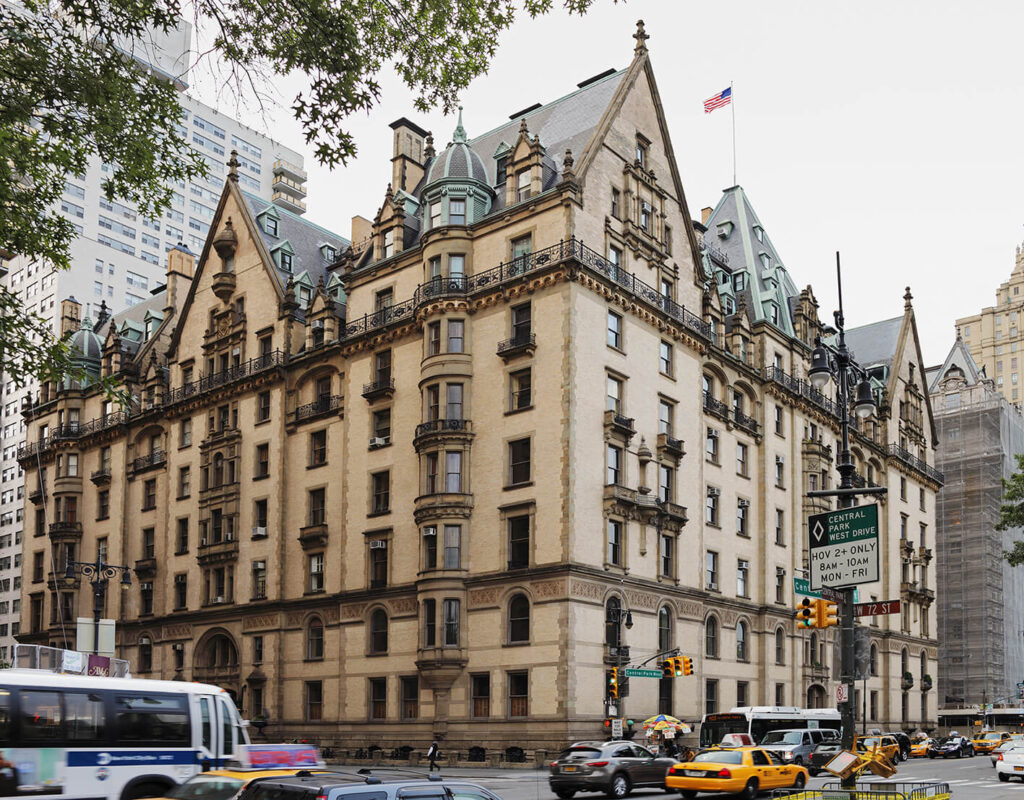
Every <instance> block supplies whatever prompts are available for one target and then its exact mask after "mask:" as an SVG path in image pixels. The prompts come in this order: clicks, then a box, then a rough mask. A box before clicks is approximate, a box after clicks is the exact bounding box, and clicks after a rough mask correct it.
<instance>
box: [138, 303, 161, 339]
mask: <svg viewBox="0 0 1024 800" xmlns="http://www.w3.org/2000/svg"><path fill="white" fill-rule="evenodd" d="M163 321H164V315H163V314H160V313H159V312H157V311H154V310H153V309H150V310H149V311H147V312H146V316H145V317H143V324H144V332H143V335H144V338H145V340H146V341H147V342H148V341H149V340H150V339H152V338H153V336H154V335H155V334H156V329H157V328H159V327H160V323H161V322H163Z"/></svg>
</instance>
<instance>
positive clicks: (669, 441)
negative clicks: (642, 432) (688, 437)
mask: <svg viewBox="0 0 1024 800" xmlns="http://www.w3.org/2000/svg"><path fill="white" fill-rule="evenodd" d="M662 454H665V455H667V456H669V457H671V458H674V459H675V460H676V462H677V463H678V462H679V459H681V458H682V457H683V456H685V455H686V451H685V450H683V440H682V439H673V438H672V437H671V436H669V435H668V434H667V433H659V434H658V455H662Z"/></svg>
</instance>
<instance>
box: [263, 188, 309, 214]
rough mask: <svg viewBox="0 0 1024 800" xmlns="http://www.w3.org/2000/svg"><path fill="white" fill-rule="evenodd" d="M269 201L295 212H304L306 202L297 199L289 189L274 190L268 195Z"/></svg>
mask: <svg viewBox="0 0 1024 800" xmlns="http://www.w3.org/2000/svg"><path fill="white" fill-rule="evenodd" d="M270 202H272V203H273V204H274V205H275V206H281V208H286V209H288V210H289V211H291V212H293V213H295V214H305V213H306V203H305V202H304V201H302V200H299V199H298V198H297V197H294V196H293V195H292V194H291V192H290V191H288V192H280V191H279V192H274V193H273V194H272V195H271V196H270Z"/></svg>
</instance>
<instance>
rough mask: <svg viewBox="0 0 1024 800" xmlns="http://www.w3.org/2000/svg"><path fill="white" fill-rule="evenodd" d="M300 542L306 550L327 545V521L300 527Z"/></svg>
mask: <svg viewBox="0 0 1024 800" xmlns="http://www.w3.org/2000/svg"><path fill="white" fill-rule="evenodd" d="M299 542H300V543H301V544H302V547H303V549H304V550H309V549H311V548H312V549H316V548H319V547H326V546H327V523H326V522H319V523H317V524H315V525H306V526H305V527H304V528H299Z"/></svg>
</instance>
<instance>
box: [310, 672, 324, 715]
mask: <svg viewBox="0 0 1024 800" xmlns="http://www.w3.org/2000/svg"><path fill="white" fill-rule="evenodd" d="M323 718H324V684H323V681H306V719H307V720H310V721H311V722H316V721H319V720H322V719H323Z"/></svg>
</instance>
